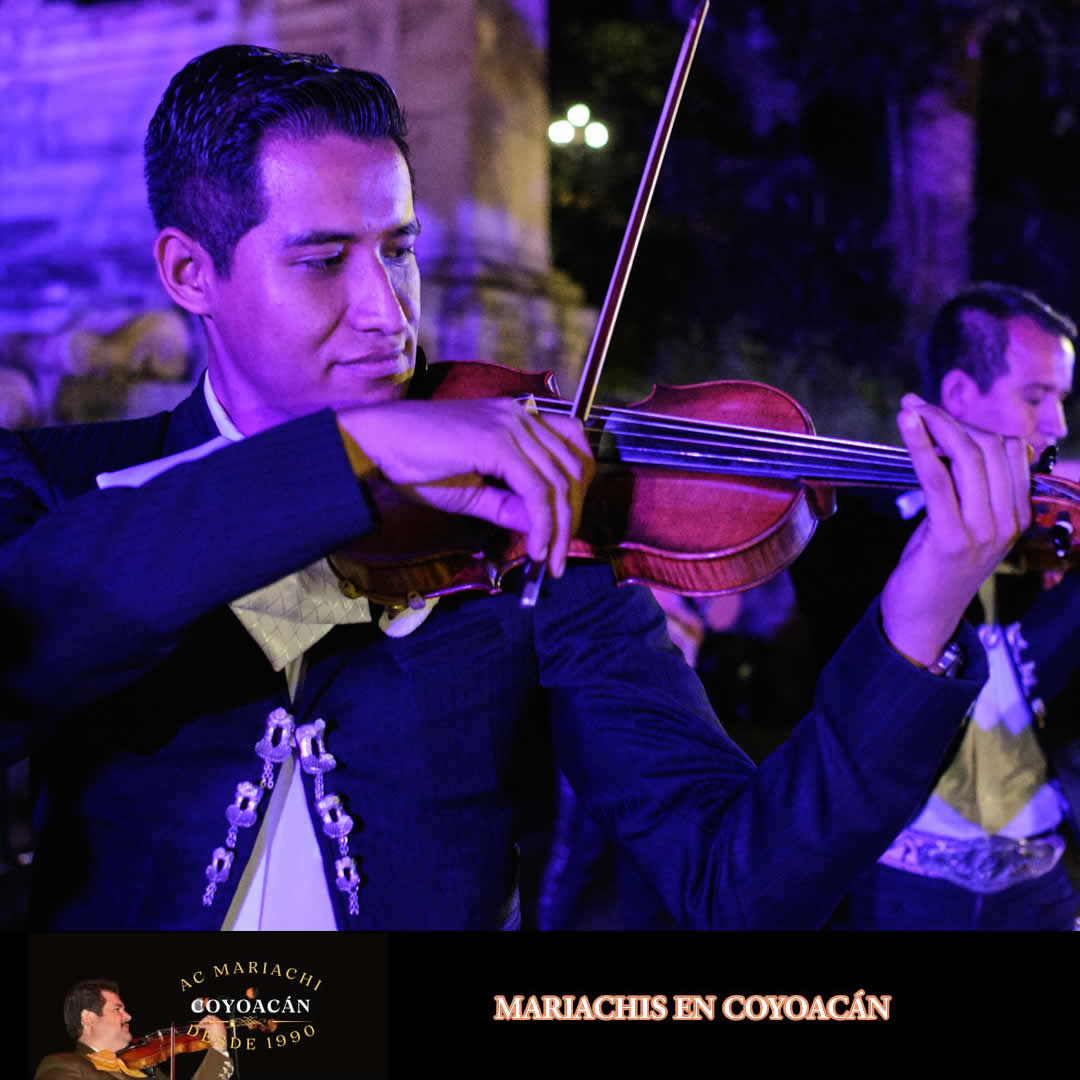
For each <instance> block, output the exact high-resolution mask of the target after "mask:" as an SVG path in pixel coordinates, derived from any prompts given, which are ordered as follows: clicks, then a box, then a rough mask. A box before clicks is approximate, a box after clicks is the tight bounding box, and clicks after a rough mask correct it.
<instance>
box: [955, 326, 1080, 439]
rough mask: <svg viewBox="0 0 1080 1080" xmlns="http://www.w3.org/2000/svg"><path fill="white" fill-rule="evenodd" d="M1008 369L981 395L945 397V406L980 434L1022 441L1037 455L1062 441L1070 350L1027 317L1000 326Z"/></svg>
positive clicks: (1069, 380) (971, 392) (974, 390)
mask: <svg viewBox="0 0 1080 1080" xmlns="http://www.w3.org/2000/svg"><path fill="white" fill-rule="evenodd" d="M1005 325H1006V329H1007V330H1008V335H1009V343H1008V346H1007V347H1006V350H1005V358H1006V360H1007V361H1008V365H1009V367H1008V370H1007V371H1005V372H1003V373H1002V374H1001V375H999V376H998V377H997V378H996V379H995V380H994V382H993V383H992V384H991V386H990V389H989V390H988V391H987V392H986V393H985V394H981V393H979V392H978V388H977V387H975V386H974V382H972V383H971V385H970V387H969V388H968V392H967V393H964V394H960V395H957V396H956V397H946V398H945V399H944V404H945V406H946V408H947V409H948V410H949V412H951V413H952V414H953V415H954V416H956V417H957V418H958V419H960V420H963V421H964V422H965V423H968V424H971V425H972V426H974V427H978V428H982V429H983V430H984V431H993V432H996V433H997V434H999V435H1016V436H1019V437H1021V438H1024V439H1026V440H1027V441H1028V442H1029V443H1030V444H1031V446H1032V448H1033V449H1034V451H1035V457H1036V460H1038V456H1039V455H1040V454H1041V453H1042V452H1043V451H1044V450H1045V449H1046V448H1047V447H1048V446H1052V445H1053V444H1055V443H1056V442H1057V441H1058V440H1059V439H1062V438H1064V437H1065V434H1066V432H1067V428H1066V426H1065V412H1064V409H1063V408H1062V402H1063V401H1064V400H1065V398H1066V397H1067V396H1068V395H1069V393H1070V392H1071V391H1072V381H1073V360H1074V356H1073V347H1072V344H1071V343H1070V342H1069V340H1068V338H1065V337H1062V336H1061V335H1059V334H1053V333H1050V332H1048V331H1046V330H1043V329H1042V328H1041V327H1040V326H1039V325H1038V324H1037V323H1035V322H1034V321H1033V320H1031V319H1029V318H1027V316H1020V317H1018V318H1015V319H1010V320H1009V321H1008V322H1007V323H1006V324H1005Z"/></svg>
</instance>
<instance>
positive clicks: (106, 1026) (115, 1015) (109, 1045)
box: [82, 990, 131, 1052]
mask: <svg viewBox="0 0 1080 1080" xmlns="http://www.w3.org/2000/svg"><path fill="white" fill-rule="evenodd" d="M101 996H102V997H103V998H104V999H105V1005H104V1007H103V1008H102V1010H101V1015H100V1016H98V1014H97V1013H95V1012H91V1011H90V1010H89V1009H83V1011H82V1024H83V1034H82V1041H83V1042H84V1043H86V1045H87V1046H92V1047H93V1048H94V1049H95V1050H112V1051H113V1052H115V1051H117V1050H123V1049H124V1047H125V1046H127V1045H128V1043H130V1042H131V1032H130V1031H129V1030H128V1024H129V1023H130V1021H131V1015H130V1014H129V1013H128V1011H127V1010H126V1009H125V1008H124V1003H123V1002H122V1001H121V1000H120V998H119V997H117V996H116V994H114V993H113V992H112V991H111V990H102V991H101Z"/></svg>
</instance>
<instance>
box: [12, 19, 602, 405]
mask: <svg viewBox="0 0 1080 1080" xmlns="http://www.w3.org/2000/svg"><path fill="white" fill-rule="evenodd" d="M546 14H547V13H546V3H545V0H154V2H147V0H115V2H113V3H99V4H93V5H91V6H78V5H75V4H73V3H71V2H69V0H0V93H2V94H3V98H4V101H5V109H4V110H3V111H2V112H0V423H4V424H5V425H8V426H22V425H30V424H40V423H54V422H64V421H70V420H82V419H98V418H101V417H104V416H128V415H137V414H142V413H145V412H147V411H154V410H156V409H158V408H165V407H169V406H170V405H171V404H173V403H174V402H175V401H176V400H178V399H179V398H180V397H181V396H183V394H184V393H186V391H187V389H188V387H189V386H190V385H191V383H192V382H193V380H194V378H195V377H196V374H197V372H198V371H199V370H201V368H202V366H203V365H204V356H203V351H202V348H203V347H202V335H201V332H200V330H199V328H198V326H197V325H196V324H195V323H194V321H193V320H191V319H190V318H189V317H188V316H186V315H185V314H184V313H182V312H179V311H177V310H176V309H174V308H170V307H169V305H168V302H167V300H166V298H165V295H164V292H163V291H162V289H161V287H160V285H159V283H158V281H157V278H156V274H155V272H154V269H153V265H152V262H151V259H150V254H149V252H150V245H151V242H152V239H153V234H154V230H153V225H152V222H151V219H150V215H149V211H148V210H147V208H146V200H145V192H144V188H143V182H142V161H141V148H142V138H143V134H144V132H145V130H146V125H147V123H148V122H149V119H150V116H151V114H152V113H153V110H154V108H155V106H156V104H157V101H158V100H159V98H160V96H161V93H162V92H163V90H164V88H165V86H166V84H167V83H168V80H169V78H170V77H171V75H172V74H173V73H174V72H175V71H177V70H178V69H179V68H180V67H181V66H182V65H183V64H184V63H185V62H186V61H187V60H188V59H190V58H191V57H192V56H195V55H197V54H198V53H200V52H203V51H205V50H207V49H211V48H214V47H216V46H218V45H221V44H225V43H227V42H232V41H254V42H257V43H259V44H267V45H271V46H274V47H278V48H283V49H289V50H302V51H323V52H329V53H330V54H331V55H332V56H333V57H334V59H336V60H338V61H339V62H341V63H344V64H348V65H351V66H357V67H369V68H373V69H375V70H378V71H380V72H382V73H383V74H385V75H386V76H387V77H388V78H389V79H390V80H391V82H392V83H393V84H394V85H395V88H396V89H397V91H398V93H399V96H400V97H401V100H402V102H403V104H404V106H405V108H406V111H407V113H408V115H409V118H410V123H411V141H412V143H413V147H414V157H415V165H416V171H417V176H418V213H419V215H420V217H421V220H422V221H423V224H424V238H423V242H422V245H421V270H422V272H423V275H424V282H425V284H424V316H423V321H422V327H421V340H422V342H423V344H424V345H425V347H426V349H427V351H428V353H429V355H431V356H432V357H433V358H438V359H442V360H455V359H479V360H495V361H499V362H502V363H509V364H513V365H516V366H520V367H526V368H530V369H533V370H537V369H544V368H547V367H553V368H555V369H557V370H559V371H560V373H561V374H562V376H563V381H564V385H565V384H566V383H567V381H568V379H569V378H571V377H572V374H573V369H574V362H575V360H576V359H577V358H578V357H580V356H581V355H583V353H584V350H585V346H586V345H587V341H588V334H589V333H590V331H591V316H590V314H589V313H588V312H585V311H583V310H582V309H581V293H580V290H578V289H577V288H576V287H575V286H574V285H573V284H572V283H571V282H570V281H569V280H568V279H566V278H565V276H563V275H561V274H559V273H557V272H555V271H553V269H552V267H551V265H550V263H551V255H550V244H549V233H548V189H547V183H548V181H547V176H548V170H547V141H546V128H547V122H548V110H547V95H546V89H545V81H544V58H545V47H546Z"/></svg>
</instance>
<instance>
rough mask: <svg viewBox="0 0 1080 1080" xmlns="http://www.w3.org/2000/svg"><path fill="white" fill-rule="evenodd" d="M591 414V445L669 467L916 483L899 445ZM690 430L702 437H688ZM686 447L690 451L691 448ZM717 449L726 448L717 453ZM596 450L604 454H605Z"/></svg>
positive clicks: (630, 413) (1041, 484)
mask: <svg viewBox="0 0 1080 1080" xmlns="http://www.w3.org/2000/svg"><path fill="white" fill-rule="evenodd" d="M536 405H537V407H538V409H539V410H540V411H541V412H556V413H566V412H568V411H569V409H568V403H566V402H563V401H560V400H558V399H547V398H542V399H537V400H536ZM590 415H591V417H592V418H593V419H595V420H598V421H601V420H606V421H607V423H606V424H605V425H603V426H599V427H596V426H594V427H590V428H588V429H587V430H586V435H587V437H588V439H589V443H590V446H591V447H592V448H593V449H595V450H600V451H603V450H605V449H606V448H607V447H609V446H610V445H611V443H612V442H613V441H614V443H615V447H616V450H617V454H616V458H617V459H619V460H623V461H626V462H627V463H629V464H634V463H643V464H657V465H669V466H671V467H675V468H678V467H681V468H688V467H689V468H694V469H699V470H700V471H719V472H730V473H740V472H741V473H744V474H746V473H750V474H751V475H753V474H757V475H765V476H775V477H779V478H786V479H806V480H810V479H820V480H843V481H846V482H849V483H853V482H859V483H867V484H881V483H885V484H888V485H889V486H897V487H917V486H918V485H919V481H918V477H917V475H916V473H915V469H914V466H913V465H912V462H911V458H910V456H909V455H908V453H907V451H906V450H904V449H903V448H901V447H893V446H885V445H882V444H875V443H863V442H858V441H856V440H852V439H840V438H833V437H829V436H821V435H815V434H810V433H805V432H787V431H776V430H773V429H769V428H754V427H743V426H738V425H729V424H723V423H720V422H717V421H710V420H700V419H696V418H695V419H687V418H684V417H673V416H670V415H665V414H661V413H649V412H642V411H640V410H629V409H620V408H616V407H606V406H599V407H596V408H594V409H593V410H592V413H591V414H590ZM612 421H615V422H614V423H613V422H612ZM668 432H673V433H674V434H667V433H668ZM694 434H696V435H701V436H704V437H703V438H700V439H689V438H687V436H688V435H694ZM691 447H692V448H694V449H689V448H691ZM710 451H711V452H712V453H710ZM721 451H729V453H727V454H722V453H718V452H721ZM731 451H736V452H738V451H761V452H763V453H765V454H767V455H768V456H767V457H757V458H755V457H737V456H732V454H731V453H730V452H731ZM800 454H801V455H802V456H800ZM600 456H601V459H602V460H603V457H604V455H600ZM635 458H637V459H638V460H637V462H635ZM1032 494H1034V495H1042V496H1047V497H1052V496H1058V497H1061V498H1065V499H1068V500H1069V501H1070V502H1075V501H1076V494H1075V492H1074V491H1073V490H1072V489H1071V488H1070V487H1069V486H1068V485H1067V484H1062V483H1060V482H1059V481H1058V480H1057V478H1055V477H1051V476H1048V475H1043V474H1040V475H1038V476H1036V477H1033V478H1032Z"/></svg>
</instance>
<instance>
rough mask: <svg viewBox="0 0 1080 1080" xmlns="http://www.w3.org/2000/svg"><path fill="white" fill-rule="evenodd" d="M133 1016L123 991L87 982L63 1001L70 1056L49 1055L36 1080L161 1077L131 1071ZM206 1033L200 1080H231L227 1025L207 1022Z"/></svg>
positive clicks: (197, 1076) (112, 985)
mask: <svg viewBox="0 0 1080 1080" xmlns="http://www.w3.org/2000/svg"><path fill="white" fill-rule="evenodd" d="M130 1023H131V1014H130V1013H129V1012H128V1011H127V1009H126V1008H125V1007H124V1003H123V1002H122V1001H121V1000H120V987H119V986H117V984H116V983H114V982H110V981H109V980H108V979H84V980H83V981H81V982H78V983H76V984H75V985H74V986H73V987H72V988H71V989H70V990H69V991H68V992H67V995H66V996H65V997H64V1025H65V1027H66V1028H67V1031H68V1034H69V1035H70V1036H71V1038H72V1039H74V1040H75V1049H74V1050H73V1051H70V1052H68V1053H62V1054H49V1056H48V1057H46V1058H43V1059H42V1061H41V1064H40V1065H38V1067H37V1071H36V1072H35V1073H34V1080H98V1078H99V1077H100V1074H101V1073H106V1074H107V1075H109V1076H112V1077H121V1076H151V1077H161V1076H162V1075H163V1074H162V1073H161V1072H159V1071H158V1070H157V1068H153V1067H152V1068H150V1069H138V1068H133V1067H132V1066H130V1065H128V1064H127V1063H126V1062H125V1061H124V1059H123V1057H122V1056H119V1055H120V1054H121V1052H122V1051H123V1050H124V1049H125V1048H126V1047H127V1046H128V1045H129V1044H130V1043H131V1031H130V1030H129V1025H130ZM196 1026H197V1027H199V1028H200V1029H201V1030H202V1032H203V1033H204V1035H203V1038H204V1039H205V1045H206V1056H205V1057H204V1058H203V1061H202V1063H201V1064H200V1065H199V1068H198V1070H197V1072H196V1073H195V1080H228V1078H229V1077H230V1076H231V1075H232V1072H233V1064H232V1061H231V1059H230V1058H229V1056H228V1054H227V1052H226V1050H225V1046H226V1040H225V1024H224V1022H223V1021H221V1020H220V1019H218V1017H216V1016H204V1017H203V1018H202V1020H200V1021H199V1023H198V1024H197V1025H196Z"/></svg>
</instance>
